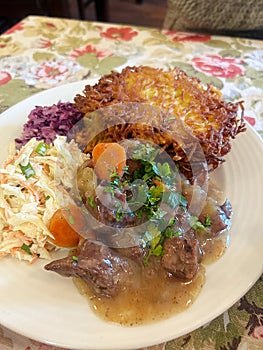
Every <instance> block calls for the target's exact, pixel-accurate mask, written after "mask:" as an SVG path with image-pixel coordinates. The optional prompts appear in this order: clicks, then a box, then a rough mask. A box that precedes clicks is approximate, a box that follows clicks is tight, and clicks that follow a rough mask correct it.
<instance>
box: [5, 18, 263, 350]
mask: <svg viewBox="0 0 263 350" xmlns="http://www.w3.org/2000/svg"><path fill="white" fill-rule="evenodd" d="M133 65H136V66H138V65H149V66H153V67H158V68H163V69H168V68H171V67H174V66H179V67H181V68H182V69H183V70H184V71H185V72H186V73H188V74H189V75H193V76H196V77H198V78H199V79H200V80H201V81H202V82H203V83H204V84H210V83H211V84H213V85H215V86H216V87H218V88H219V89H220V90H222V92H223V96H225V97H227V98H228V100H232V101H236V100H240V99H242V100H244V101H245V111H246V112H245V118H246V120H247V121H248V122H249V123H250V124H251V125H252V126H253V127H254V128H255V129H256V130H257V132H258V133H259V134H260V135H261V136H262V137H263V41H260V40H250V39H244V38H243V39H241V38H236V37H220V36H209V35H200V34H195V33H182V32H173V31H165V30H158V29H153V28H144V27H135V26H129V25H116V24H109V23H98V22H84V21H79V20H69V19H60V18H48V17H37V16H29V17H27V18H25V19H24V20H22V21H21V22H20V23H18V24H17V25H16V26H15V27H13V28H11V29H10V30H8V31H7V32H6V33H4V34H3V35H2V36H0V112H3V111H4V110H6V109H7V108H9V107H10V106H12V105H14V104H16V103H17V102H19V101H21V100H23V99H25V98H26V97H29V96H31V95H33V94H35V93H37V92H40V91H43V90H46V89H49V88H52V87H55V86H59V85H61V84H65V83H69V82H75V81H80V80H84V79H86V78H87V77H89V78H98V77H99V76H101V75H104V74H106V73H110V72H111V71H112V70H121V69H122V68H123V67H125V66H133ZM260 263H261V264H262V262H260ZM0 349H1V350H9V349H14V350H58V349H59V348H57V347H55V346H51V345H47V344H41V343H39V342H37V341H35V340H31V339H28V338H25V337H23V336H21V335H18V334H15V333H14V332H12V331H10V330H8V329H6V328H5V327H3V326H1V325H0ZM148 349H152V350H161V349H162V350H164V349H166V350H210V349H216V350H262V349H263V276H261V278H259V280H258V281H257V282H256V284H255V285H254V286H253V287H252V288H251V289H250V290H249V291H248V293H247V294H246V295H245V296H244V297H242V298H241V299H240V300H239V301H238V302H237V303H236V304H234V305H233V306H232V307H231V308H230V309H229V310H227V311H226V312H225V313H224V314H222V315H220V316H219V317H217V318H216V319H215V320H213V321H211V322H210V323H209V324H208V325H205V326H204V327H201V328H200V329H197V330H195V331H193V332H191V333H189V334H186V335H184V336H182V337H180V338H178V339H175V340H172V341H169V342H167V343H165V344H160V345H156V346H154V347H151V348H148Z"/></svg>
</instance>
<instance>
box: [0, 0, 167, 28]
mask: <svg viewBox="0 0 263 350" xmlns="http://www.w3.org/2000/svg"><path fill="white" fill-rule="evenodd" d="M0 8H1V10H0V33H3V32H4V31H5V30H7V29H9V28H10V27H11V26H13V25H14V24H15V23H17V22H18V21H19V20H21V19H22V18H24V17H26V16H28V15H45V16H51V17H66V18H77V19H84V20H98V21H104V22H107V21H109V22H112V23H121V24H133V25H142V26H149V27H157V28H161V27H162V25H163V21H164V17H165V13H166V9H167V1H166V0H0Z"/></svg>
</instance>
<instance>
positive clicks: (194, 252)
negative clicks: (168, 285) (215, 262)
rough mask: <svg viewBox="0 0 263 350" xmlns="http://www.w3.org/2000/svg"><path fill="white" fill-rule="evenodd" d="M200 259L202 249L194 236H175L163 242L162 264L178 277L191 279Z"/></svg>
mask: <svg viewBox="0 0 263 350" xmlns="http://www.w3.org/2000/svg"><path fill="white" fill-rule="evenodd" d="M201 259H202V251H201V249H200V246H199V242H198V240H197V239H195V238H190V237H189V238H186V237H177V236H175V237H173V238H168V239H166V240H165V242H164V255H163V256H162V260H161V263H162V266H163V268H164V269H165V270H167V271H168V272H169V273H171V274H172V275H173V276H174V277H176V278H178V279H181V280H185V281H190V280H192V279H193V278H194V276H195V275H196V273H197V271H198V267H199V263H200V261H201Z"/></svg>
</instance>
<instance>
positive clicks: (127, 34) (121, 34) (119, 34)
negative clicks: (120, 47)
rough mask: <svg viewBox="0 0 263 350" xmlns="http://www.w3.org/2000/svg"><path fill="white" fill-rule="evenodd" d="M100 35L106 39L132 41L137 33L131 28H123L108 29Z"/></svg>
mask: <svg viewBox="0 0 263 350" xmlns="http://www.w3.org/2000/svg"><path fill="white" fill-rule="evenodd" d="M100 35H101V36H102V37H104V38H107V39H112V40H124V41H130V40H132V38H133V37H135V36H136V35H138V32H137V31H136V30H134V29H132V28H131V27H124V28H115V27H110V28H108V29H106V30H105V31H104V32H103V31H102V32H101V33H100Z"/></svg>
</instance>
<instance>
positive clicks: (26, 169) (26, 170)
mask: <svg viewBox="0 0 263 350" xmlns="http://www.w3.org/2000/svg"><path fill="white" fill-rule="evenodd" d="M19 166H20V169H21V171H22V174H23V175H25V177H26V179H29V178H30V177H31V176H34V175H35V174H36V173H35V170H34V169H33V167H32V165H31V164H30V162H29V163H28V164H27V165H22V164H19Z"/></svg>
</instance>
